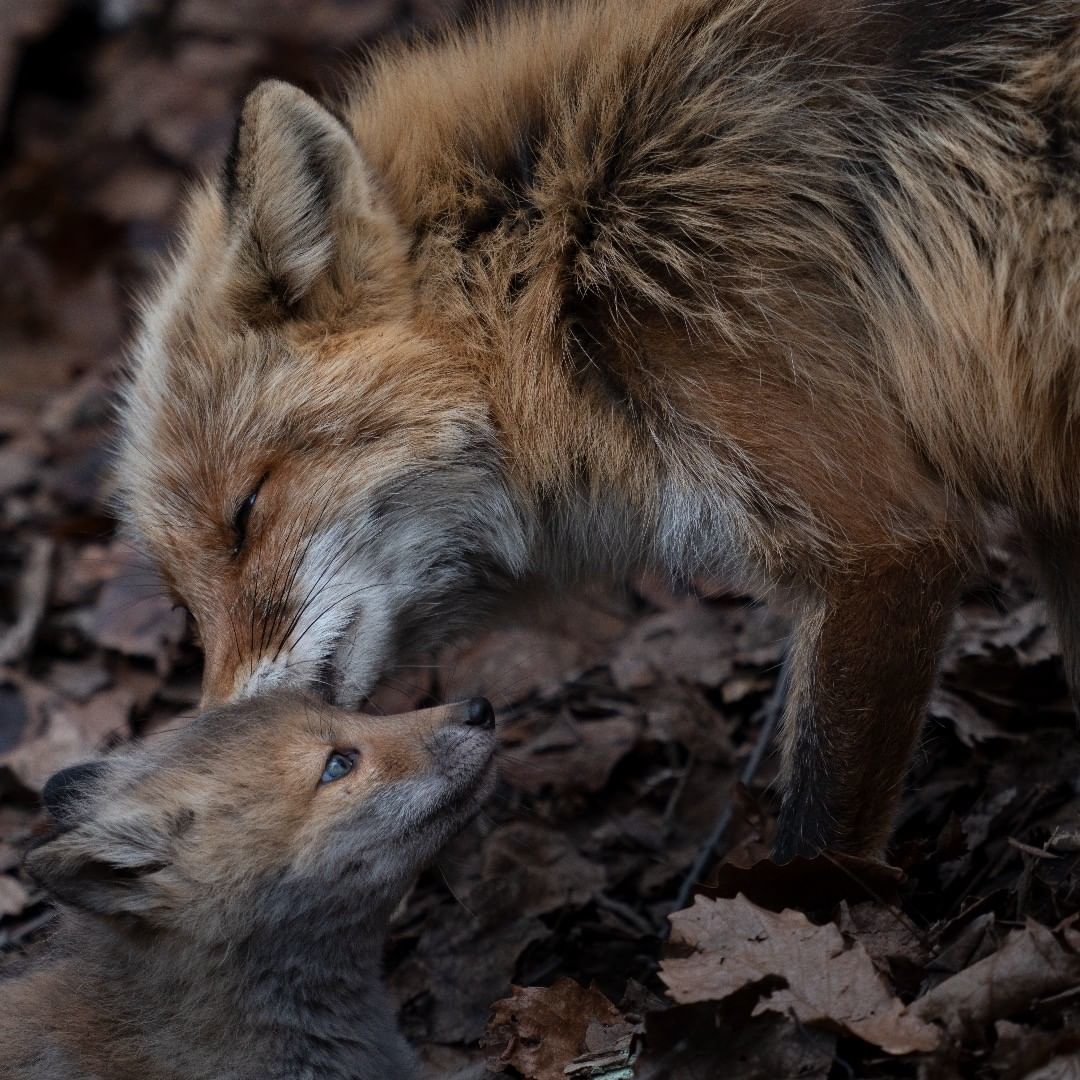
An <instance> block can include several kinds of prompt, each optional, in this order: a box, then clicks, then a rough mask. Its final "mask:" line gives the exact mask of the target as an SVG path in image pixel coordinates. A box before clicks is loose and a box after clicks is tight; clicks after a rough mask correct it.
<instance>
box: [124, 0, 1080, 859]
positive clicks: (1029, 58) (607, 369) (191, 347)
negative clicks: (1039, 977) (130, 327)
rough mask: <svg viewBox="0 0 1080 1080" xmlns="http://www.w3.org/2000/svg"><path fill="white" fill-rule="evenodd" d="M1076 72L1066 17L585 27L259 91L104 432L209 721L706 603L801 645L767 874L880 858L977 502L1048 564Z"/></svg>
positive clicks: (563, 10)
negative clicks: (629, 616) (613, 585)
mask: <svg viewBox="0 0 1080 1080" xmlns="http://www.w3.org/2000/svg"><path fill="white" fill-rule="evenodd" d="M916 31H917V32H916ZM1078 64H1080V14H1078V12H1077V8H1076V4H1075V0H1044V2H1041V3H1039V4H1037V5H1033V4H1030V3H1024V2H1020V0H1015V2H1014V0H947V2H941V0H896V2H895V3H893V2H888V3H881V4H865V3H863V2H861V0H830V2H829V3H823V4H792V3H789V2H787V0H765V2H763V0H671V2H670V3H663V4H656V3H647V2H645V0H568V2H566V3H559V4H555V5H552V6H551V7H550V8H548V7H546V6H545V5H543V4H536V5H529V6H528V10H524V11H518V12H515V13H510V14H507V15H506V16H505V17H500V18H499V19H497V20H495V21H493V22H491V23H485V24H483V25H482V26H479V27H477V28H474V29H472V30H463V31H461V32H459V33H457V34H451V35H448V36H446V37H444V38H441V39H439V40H438V41H436V42H429V43H421V44H418V45H416V46H414V47H408V48H404V47H403V48H396V49H391V50H388V51H387V52H385V53H384V54H383V55H381V56H380V57H376V58H375V59H374V61H373V62H372V64H371V66H370V69H369V71H368V73H367V74H366V76H365V77H364V80H363V82H362V83H361V84H360V85H358V86H357V88H356V91H355V93H354V95H353V97H352V99H351V100H350V102H349V103H348V105H347V106H346V107H345V109H344V110H343V117H342V118H339V117H338V116H336V115H334V114H332V113H331V112H330V111H328V110H327V109H325V108H324V107H322V106H321V105H320V104H318V103H317V102H315V101H314V100H312V99H311V98H310V97H308V96H307V95H305V94H303V93H301V92H300V91H298V90H296V89H295V88H292V87H289V86H285V85H283V84H281V83H268V84H265V85H264V86H262V87H260V88H258V89H256V90H255V91H254V92H253V94H252V95H251V96H250V97H249V99H248V101H247V102H246V103H245V106H244V109H243V113H242V118H241V123H240V125H239V127H238V130H237V138H236V142H235V146H234V149H233V152H232V153H231V154H230V155H229V158H228V163H227V167H226V169H225V174H224V178H223V179H221V180H220V181H215V182H211V183H207V184H206V185H205V186H204V187H203V188H202V189H201V190H199V191H198V192H197V193H196V194H195V195H194V196H193V198H192V200H191V205H190V206H189V209H188V214H187V226H186V230H185V234H184V242H183V245H182V247H181V250H180V252H179V254H178V256H177V259H176V261H175V265H174V266H173V267H172V269H171V270H170V271H169V272H168V273H167V274H166V275H164V278H163V281H162V284H161V286H160V287H159V289H158V291H157V293H156V294H155V296H154V297H153V298H152V299H151V301H150V302H149V303H148V304H147V306H146V313H145V317H144V321H143V327H142V331H141V333H140V335H139V338H138V342H137V346H136V349H135V354H134V360H133V364H132V368H133V371H132V378H131V380H130V382H129V384H128V387H127V389H126V393H125V401H124V405H123V409H122V415H123V421H124V436H123V444H122V447H121V452H120V455H119V462H120V464H119V473H120V475H119V479H120V488H121V489H122V491H123V492H124V495H125V501H126V505H127V507H128V517H129V520H130V522H131V523H132V525H133V526H134V528H135V529H136V530H137V532H138V533H139V534H140V535H141V537H142V539H143V540H144V542H145V544H146V546H147V547H148V549H149V550H150V551H151V552H152V553H153V555H154V556H155V558H156V560H157V563H158V565H159V566H160V568H161V570H162V573H163V574H164V576H165V577H166V580H167V581H168V583H169V585H170V586H171V588H172V589H173V590H174V592H175V593H176V595H177V597H178V598H179V599H180V600H181V601H182V602H183V603H185V604H187V606H188V607H189V608H190V609H191V611H192V613H193V614H194V616H195V619H196V621H197V623H198V626H199V630H200V633H201V637H202V640H203V642H204V645H205V649H206V675H205V682H204V693H205V698H206V701H207V702H208V703H210V702H216V701H223V700H227V699H232V698H237V697H243V696H245V695H248V694H252V693H255V692H257V691H261V690H265V689H270V688H273V687H276V686H285V685H305V686H313V687H318V688H319V689H321V690H322V692H323V693H325V694H326V695H328V696H330V697H332V698H333V699H334V700H336V701H338V702H340V703H342V704H345V705H354V704H356V703H357V702H358V701H360V700H361V699H362V698H363V696H364V695H365V694H366V693H368V692H369V691H370V690H371V688H372V686H373V685H374V684H375V682H376V681H377V680H378V678H379V677H380V676H381V675H382V674H384V673H387V672H389V671H390V670H392V668H393V666H394V665H395V664H396V663H398V662H400V660H401V659H402V658H403V656H404V654H405V653H406V652H408V651H416V650H424V649H426V648H428V647H431V646H434V645H437V644H439V643H440V642H443V641H446V640H448V639H449V638H451V637H453V636H454V635H455V634H457V633H459V632H463V631H465V630H467V629H469V628H470V627H474V626H476V625H478V624H480V623H482V622H483V620H484V619H485V618H486V616H487V615H488V613H489V612H490V611H491V609H492V607H493V606H495V605H497V604H498V603H500V602H501V601H502V599H503V598H505V597H506V596H507V595H510V594H513V593H514V592H515V591H516V590H517V589H518V588H519V587H520V586H521V585H522V584H523V583H531V582H532V581H533V580H534V579H535V578H537V577H542V578H547V579H548V580H550V581H551V582H553V583H554V584H555V585H556V587H558V586H559V585H560V584H562V585H565V584H566V583H567V582H568V581H572V580H574V579H576V578H579V577H583V576H593V575H601V576H609V577H619V576H620V575H623V574H626V573H628V572H632V571H634V570H636V569H640V568H648V569H651V570H654V571H659V572H661V573H665V574H668V575H670V576H671V577H672V578H674V579H682V580H685V579H687V578H691V577H693V576H694V575H698V574H709V575H716V574H718V573H721V572H728V573H730V575H731V577H732V579H733V580H734V581H735V582H737V583H739V584H740V585H741V586H742V587H743V588H745V589H746V590H747V591H748V592H751V593H755V594H757V595H760V596H762V597H763V598H765V599H771V598H777V599H779V600H781V601H783V602H785V603H787V604H788V605H789V607H790V608H791V610H792V611H793V612H794V614H795V615H796V624H797V640H796V644H795V648H794V653H793V663H794V665H795V666H794V681H793V686H792V691H791V700H790V702H789V707H788V718H787V726H786V736H785V746H786V750H785V755H786V757H785V775H786V778H787V779H786V783H787V786H788V794H787V796H786V799H785V804H784V811H783V828H782V831H781V837H780V841H779V851H780V852H781V853H783V854H790V853H792V852H794V851H802V850H811V849H813V848H815V847H818V846H820V845H822V844H832V845H836V846H840V847H842V848H844V849H847V850H855V851H875V850H879V849H880V847H881V844H882V843H883V840H884V837H885V834H886V833H887V830H888V821H889V818H890V813H891V807H892V804H893V802H894V801H895V794H896V792H897V791H898V790H899V787H900V784H901V783H902V779H903V766H904V760H905V754H906V751H907V748H908V747H909V746H910V744H911V742H912V740H913V739H914V737H915V733H916V731H917V728H918V719H919V716H920V715H921V712H922V709H923V706H924V703H925V697H926V690H927V686H928V683H929V680H930V677H931V672H932V668H933V662H932V661H933V654H934V652H935V649H936V647H937V643H938V640H939V638H940V633H941V628H942V626H943V624H944V620H945V612H946V610H947V609H948V606H949V597H950V596H951V595H952V593H953V591H954V590H955V587H956V581H957V579H958V578H959V576H960V575H961V574H962V571H963V567H964V565H965V563H966V561H967V559H968V558H969V552H970V549H971V548H972V547H973V546H974V544H973V538H974V537H976V536H977V535H978V521H979V519H980V516H981V515H982V514H983V512H984V508H986V507H990V506H994V507H1000V506H1002V505H1004V506H1006V507H1008V508H1011V509H1012V510H1014V511H1015V512H1016V513H1017V515H1018V517H1019V519H1020V520H1022V521H1024V522H1028V523H1031V522H1041V523H1046V522H1052V523H1053V525H1052V527H1050V526H1046V525H1041V526H1040V529H1039V531H1038V535H1039V537H1040V538H1041V539H1040V544H1046V545H1049V548H1048V549H1047V550H1042V551H1041V552H1040V558H1041V561H1042V564H1043V565H1044V567H1046V568H1049V569H1050V570H1053V568H1054V567H1061V566H1066V565H1071V563H1070V560H1069V559H1068V558H1067V555H1068V552H1067V551H1064V550H1061V544H1062V542H1063V541H1062V537H1067V536H1069V535H1072V533H1071V530H1073V529H1075V527H1076V521H1077V517H1078V510H1077V508H1078V507H1080V467H1078V466H1080V461H1078V457H1080V455H1078V453H1077V447H1078V446H1080V424H1078V419H1077V418H1078V415H1080V412H1078V409H1077V406H1076V402H1077V401H1080V360H1078V357H1080V341H1078V338H1077V334H1078V328H1080V319H1077V318H1076V312H1077V311H1078V310H1080V277H1078V275H1077V272H1076V266H1077V262H1076V251H1077V250H1078V247H1080V180H1078V177H1080V142H1078V138H1077V132H1078V131H1080V80H1078V79H1077V78H1076V72H1077V70H1080V68H1078ZM1058 573H1059V577H1058V585H1060V584H1061V582H1062V581H1063V580H1064V579H1063V578H1061V577H1060V572H1058ZM1055 588H1056V604H1057V606H1058V608H1070V607H1071V606H1072V605H1073V604H1074V595H1075V590H1074V589H1073V588H1072V587H1071V586H1069V585H1067V583H1066V587H1063V588H1059V587H1057V586H1055ZM1072 617H1073V616H1072V613H1071V612H1070V611H1065V612H1064V614H1063V615H1062V623H1063V625H1064V626H1066V628H1067V627H1068V626H1070V625H1072V624H1071V623H1070V622H1069V621H1068V620H1069V619H1071V618H1072Z"/></svg>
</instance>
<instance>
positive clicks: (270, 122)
mask: <svg viewBox="0 0 1080 1080" xmlns="http://www.w3.org/2000/svg"><path fill="white" fill-rule="evenodd" d="M223 197H224V199H225V201H226V209H227V212H228V217H229V221H230V225H231V228H232V230H233V232H234V239H235V243H236V246H235V248H234V256H235V259H236V263H235V266H234V273H233V275H232V282H233V296H232V300H233V302H234V304H235V305H236V306H237V307H238V308H239V311H240V313H241V315H242V316H244V317H246V318H249V319H258V318H261V317H267V316H269V315H273V314H278V315H282V314H287V313H288V312H290V311H291V310H293V309H294V308H295V306H296V305H297V304H299V303H300V302H301V301H302V300H303V299H304V297H305V296H307V295H308V294H309V293H310V291H311V290H312V289H313V288H314V287H315V285H316V283H317V282H318V281H319V279H320V278H323V277H324V276H326V275H328V273H329V272H330V271H331V270H332V269H334V267H335V265H336V264H337V263H339V262H341V261H345V262H348V261H349V260H350V259H352V260H354V261H355V260H356V258H357V257H359V256H362V254H363V251H362V248H363V246H364V245H363V237H362V233H363V230H364V229H367V230H369V231H370V230H372V229H373V230H374V231H375V232H376V233H378V231H379V230H380V229H385V228H386V227H387V226H388V225H389V224H390V222H389V216H388V214H387V213H386V211H385V210H384V209H383V208H382V207H381V206H380V199H379V197H378V194H377V191H376V188H375V185H374V183H373V182H372V179H371V176H370V173H369V171H368V168H367V165H366V164H365V162H364V160H363V157H362V155H361V153H360V148H359V147H358V146H357V144H356V141H355V139H354V138H353V137H352V135H351V133H350V132H349V131H348V130H347V129H346V127H345V125H344V124H343V123H342V122H341V121H340V120H338V119H337V118H336V117H335V116H334V115H333V114H332V113H331V112H330V111H329V110H328V109H325V108H324V107H323V106H322V105H320V104H319V103H318V102H317V101H315V100H314V99H313V98H311V97H309V96H308V95H307V94H305V93H304V92H303V91H302V90H299V89H297V87H295V86H290V85H289V84H288V83H283V82H276V81H270V82H264V83H262V84H260V85H259V86H258V87H256V88H255V90H253V91H252V92H251V93H250V94H249V95H248V97H247V100H246V101H245V102H244V106H243V110H242V112H241V116H240V121H239V124H238V125H237V129H236V136H235V139H234V142H233V148H232V151H231V152H230V153H229V156H228V159H227V161H226V167H225V176H224V183H223ZM358 228H359V229H360V233H361V235H360V236H359V237H358V235H357V230H358ZM358 239H359V241H360V242H359V245H358ZM343 269H347V267H343Z"/></svg>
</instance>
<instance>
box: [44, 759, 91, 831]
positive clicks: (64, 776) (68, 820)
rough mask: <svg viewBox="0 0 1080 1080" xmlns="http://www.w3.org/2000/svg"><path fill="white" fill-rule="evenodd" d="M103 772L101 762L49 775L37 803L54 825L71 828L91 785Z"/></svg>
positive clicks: (75, 766) (84, 764) (88, 763)
mask: <svg viewBox="0 0 1080 1080" xmlns="http://www.w3.org/2000/svg"><path fill="white" fill-rule="evenodd" d="M105 769H106V765H105V762H103V761H87V762H84V763H83V764H82V765H72V766H71V767H70V768H67V769H61V770H60V771H59V772H58V773H53V775H52V776H50V777H49V779H48V781H46V783H45V787H44V789H43V790H42V792H41V801H42V803H43V804H44V806H45V809H46V810H48V812H49V814H50V816H51V817H52V819H53V820H54V821H56V822H57V823H58V824H60V825H71V824H73V823H74V822H75V821H77V820H78V819H79V816H80V813H81V811H82V809H83V807H85V805H86V801H87V797H88V796H89V794H90V792H91V791H92V789H93V787H94V784H95V783H96V782H97V781H98V780H100V779H101V777H102V776H103V775H104V773H105Z"/></svg>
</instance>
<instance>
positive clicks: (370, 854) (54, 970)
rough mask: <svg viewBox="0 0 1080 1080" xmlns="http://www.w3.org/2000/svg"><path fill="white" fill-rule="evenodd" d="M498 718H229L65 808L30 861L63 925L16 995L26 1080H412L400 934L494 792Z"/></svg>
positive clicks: (286, 705) (160, 744) (79, 790)
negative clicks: (417, 894)
mask: <svg viewBox="0 0 1080 1080" xmlns="http://www.w3.org/2000/svg"><path fill="white" fill-rule="evenodd" d="M493 750H494V720H493V716H492V712H491V707H490V706H489V705H488V704H487V702H485V701H482V700H479V699H477V700H476V701H473V702H470V703H466V704H463V705H452V706H447V707H445V708H440V709H431V710H427V711H424V712H417V713H412V714H408V715H404V716H395V717H389V718H379V719H378V720H375V719H373V718H368V717H364V716H360V715H356V714H349V713H345V712H342V711H340V710H337V709H333V708H331V707H329V706H327V705H325V704H322V703H320V702H317V701H315V700H313V699H310V698H305V697H300V696H290V695H285V696H283V697H281V698H278V699H275V700H273V701H251V702H247V703H244V704H242V705H239V706H230V707H227V708H223V709H219V710H215V711H213V712H211V713H209V714H206V715H204V716H203V717H201V718H200V719H199V720H197V721H195V722H194V723H192V724H191V725H190V726H188V727H187V728H185V729H183V730H180V731H177V732H173V733H168V734H162V735H158V736H155V737H153V738H152V739H149V740H147V741H146V742H145V743H143V744H141V745H137V746H133V747H131V748H127V749H124V750H122V751H120V752H118V753H115V754H113V755H112V756H110V757H107V758H105V759H103V760H101V761H96V762H91V763H88V764H86V765H81V766H76V767H74V768H71V769H68V770H65V771H64V772H62V773H58V774H57V775H56V776H54V777H53V778H52V780H50V782H49V784H48V785H47V787H46V789H45V793H44V799H45V803H46V806H47V808H48V809H49V811H50V813H51V815H52V817H53V820H54V823H55V828H54V830H53V832H52V833H51V834H50V835H48V836H47V837H46V838H45V839H44V840H43V841H42V842H40V843H39V844H38V845H37V846H36V847H34V848H33V849H32V850H31V851H30V852H29V854H28V855H27V860H26V865H27V868H28V870H29V872H30V873H31V874H32V875H33V876H34V877H35V878H36V879H37V880H38V881H39V882H40V883H41V884H42V885H43V886H44V887H45V888H46V889H47V890H48V891H49V892H50V893H51V894H52V896H53V897H54V898H55V899H56V900H58V901H59V903H60V905H61V908H62V913H61V916H60V922H59V926H58V929H57V930H56V932H55V934H54V936H53V940H52V942H51V945H50V947H49V954H48V957H47V959H46V960H45V961H44V962H43V963H42V964H40V965H39V966H37V967H36V968H34V969H33V970H31V971H30V972H29V973H28V974H25V975H23V976H21V977H17V978H14V979H11V980H9V981H8V982H6V983H4V984H0V1017H2V1019H0V1035H2V1042H3V1046H4V1061H5V1065H6V1066H7V1068H8V1070H9V1071H7V1072H5V1075H6V1076H8V1077H10V1078H11V1080H84V1078H87V1077H92V1076H101V1077H106V1076H107V1077H109V1078H110V1080H166V1078H168V1080H196V1078H200V1080H201V1078H205V1077H214V1078H215V1080H297V1078H302V1077H312V1078H314V1077H319V1078H326V1080H334V1078H340V1080H346V1078H348V1080H355V1078H368V1080H394V1078H399V1077H400V1078H402V1080H407V1078H408V1077H410V1076H412V1075H413V1068H414V1067H413V1059H412V1054H411V1051H410V1050H409V1048H408V1046H407V1045H406V1043H405V1042H404V1040H403V1039H402V1037H401V1036H400V1034H399V1033H398V1031H397V1027H396V1022H395V1018H394V1010H393V1008H392V1006H391V1004H390V1002H389V1000H388V998H387V995H386V992H385V990H384V988H383V987H382V985H381V983H380V970H381V951H382V947H383V939H384V935H385V930H386V924H387V920H388V919H389V916H390V913H391V911H392V910H393V908H394V906H395V905H396V904H397V903H398V901H399V900H400V899H401V897H402V895H403V894H404V892H405V890H406V888H407V887H408V885H409V883H410V881H411V880H412V877H413V875H414V874H415V873H416V871H417V870H418V869H419V868H420V867H421V866H423V864H424V863H425V862H427V861H428V860H429V859H430V858H432V857H433V856H434V855H435V853H436V852H437V851H438V850H439V848H440V847H441V846H442V845H443V844H444V843H445V841H446V840H447V839H449V838H450V837H451V836H452V835H453V834H454V833H456V832H457V831H458V830H459V829H460V828H461V827H462V825H463V824H464V823H465V822H466V821H467V820H468V819H469V818H470V817H471V816H472V815H473V814H474V813H475V812H476V810H477V809H478V807H479V804H480V802H481V801H482V800H483V798H484V797H485V796H486V794H487V792H488V789H489V788H490V785H491V783H492V754H493Z"/></svg>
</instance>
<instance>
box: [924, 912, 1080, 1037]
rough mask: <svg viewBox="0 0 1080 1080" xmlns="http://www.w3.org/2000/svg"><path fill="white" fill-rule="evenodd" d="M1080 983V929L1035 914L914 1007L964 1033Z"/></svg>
mask: <svg viewBox="0 0 1080 1080" xmlns="http://www.w3.org/2000/svg"><path fill="white" fill-rule="evenodd" d="M1077 984H1080V932H1078V931H1076V930H1065V931H1064V932H1062V933H1061V934H1055V933H1054V932H1053V931H1052V930H1049V929H1047V928H1046V927H1045V926H1042V925H1040V924H1039V923H1037V922H1034V921H1031V920H1029V921H1028V923H1027V925H1026V926H1025V927H1023V929H1020V930H1014V931H1013V932H1012V933H1011V934H1009V936H1008V938H1006V940H1005V943H1004V944H1003V945H1002V946H1001V948H1000V949H998V950H996V951H995V952H993V953H991V954H990V955H989V956H987V957H985V958H984V959H982V960H980V961H978V962H977V963H975V964H972V965H971V966H970V967H967V968H965V969H964V970H963V971H960V972H957V974H955V975H953V976H952V977H951V978H948V979H946V980H945V981H944V982H943V983H940V984H939V985H937V986H935V987H934V989H933V990H931V991H930V992H929V993H927V994H924V995H923V996H922V997H921V998H919V1000H918V1001H916V1002H915V1003H914V1004H913V1005H912V1007H911V1009H912V1012H914V1013H915V1014H916V1015H917V1016H919V1017H921V1018H922V1019H924V1020H934V1021H936V1022H937V1023H940V1024H943V1025H944V1027H945V1028H946V1030H947V1031H948V1032H949V1033H950V1034H951V1035H952V1036H953V1037H954V1038H958V1039H960V1038H965V1037H969V1036H971V1035H973V1034H976V1033H977V1032H978V1030H979V1029H980V1028H982V1027H984V1026H985V1025H988V1024H990V1023H992V1022H993V1021H994V1020H1000V1019H1004V1018H1006V1017H1009V1016H1012V1015H1014V1014H1015V1013H1017V1012H1019V1011H1021V1010H1023V1009H1024V1008H1027V1007H1028V1006H1030V1004H1031V1003H1032V1001H1037V1000H1039V999H1040V998H1046V997H1050V996H1051V995H1052V994H1058V993H1061V991H1063V990H1068V989H1069V988H1071V987H1074V986H1076V985H1077Z"/></svg>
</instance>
